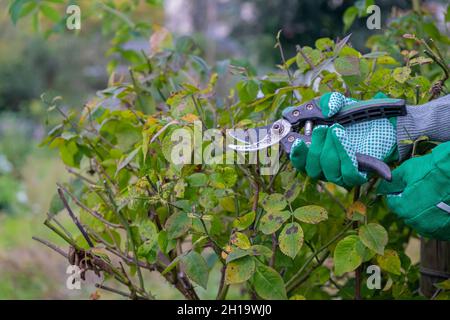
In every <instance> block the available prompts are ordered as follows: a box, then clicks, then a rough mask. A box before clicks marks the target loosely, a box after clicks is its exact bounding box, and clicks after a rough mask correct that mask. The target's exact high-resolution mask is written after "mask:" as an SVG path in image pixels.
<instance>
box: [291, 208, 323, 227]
mask: <svg viewBox="0 0 450 320" xmlns="http://www.w3.org/2000/svg"><path fill="white" fill-rule="evenodd" d="M294 217H295V218H296V219H297V220H299V221H300V222H305V223H311V224H317V223H319V222H321V221H324V220H326V219H328V212H327V210H325V209H324V208H322V207H319V206H315V205H309V206H304V207H300V208H297V209H296V210H295V211H294Z"/></svg>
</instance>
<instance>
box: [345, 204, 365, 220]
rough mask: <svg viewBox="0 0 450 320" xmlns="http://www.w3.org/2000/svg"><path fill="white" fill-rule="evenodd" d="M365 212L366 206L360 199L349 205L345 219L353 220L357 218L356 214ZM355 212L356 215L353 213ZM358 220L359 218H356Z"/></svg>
mask: <svg viewBox="0 0 450 320" xmlns="http://www.w3.org/2000/svg"><path fill="white" fill-rule="evenodd" d="M366 212H367V208H366V206H365V204H364V203H362V202H361V201H356V202H353V203H352V204H351V205H350V207H348V209H347V219H349V220H354V219H356V218H358V216H357V215H363V216H365V215H366ZM355 213H356V215H355ZM356 220H359V219H356Z"/></svg>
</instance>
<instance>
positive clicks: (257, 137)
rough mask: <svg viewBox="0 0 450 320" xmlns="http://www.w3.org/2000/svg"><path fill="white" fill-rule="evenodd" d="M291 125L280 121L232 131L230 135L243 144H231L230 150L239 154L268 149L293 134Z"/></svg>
mask: <svg viewBox="0 0 450 320" xmlns="http://www.w3.org/2000/svg"><path fill="white" fill-rule="evenodd" d="M291 128H292V126H291V124H290V123H289V122H288V121H286V120H284V119H280V120H277V121H275V122H274V123H273V124H272V125H270V126H264V127H259V128H254V129H247V130H245V131H244V130H230V131H229V132H228V134H229V135H230V136H231V137H232V138H234V139H236V140H237V141H239V142H242V143H243V144H229V145H228V147H229V148H230V149H233V150H236V151H239V152H252V151H258V150H261V149H266V148H268V147H270V146H273V145H274V144H277V143H279V142H280V141H281V140H282V139H283V138H284V137H286V135H288V134H289V132H291Z"/></svg>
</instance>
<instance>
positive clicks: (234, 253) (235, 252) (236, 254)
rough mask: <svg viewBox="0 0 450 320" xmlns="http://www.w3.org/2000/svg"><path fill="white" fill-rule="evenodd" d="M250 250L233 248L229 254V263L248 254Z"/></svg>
mask: <svg viewBox="0 0 450 320" xmlns="http://www.w3.org/2000/svg"><path fill="white" fill-rule="evenodd" d="M249 254H250V252H249V251H248V250H243V249H241V248H237V247H234V248H232V249H231V252H230V253H228V255H227V259H226V261H227V263H229V262H231V261H234V260H237V259H240V258H242V257H245V256H248V255H249Z"/></svg>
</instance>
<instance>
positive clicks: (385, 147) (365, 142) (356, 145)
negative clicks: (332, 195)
mask: <svg viewBox="0 0 450 320" xmlns="http://www.w3.org/2000/svg"><path fill="white" fill-rule="evenodd" d="M377 98H386V96H385V95H384V94H382V93H379V94H377V95H376V96H375V97H374V99H377ZM355 102H357V100H355V99H350V98H346V97H345V96H344V95H342V94H341V93H338V92H330V93H327V94H325V95H323V96H322V97H321V98H320V102H319V105H320V108H321V109H322V113H323V115H324V116H325V117H327V118H329V117H332V116H333V115H335V114H336V113H338V112H339V110H341V109H342V108H343V107H345V106H348V105H349V104H352V103H355ZM396 143H397V135H396V129H395V124H394V123H392V121H390V120H389V119H378V120H372V121H367V122H363V123H357V124H352V125H348V126H346V127H343V126H341V125H340V124H334V125H332V126H330V127H328V126H323V125H322V126H317V127H315V128H314V130H313V132H312V137H311V145H310V146H309V147H308V146H307V145H306V143H305V142H304V141H302V140H296V141H295V142H294V144H293V146H292V148H291V153H290V160H291V162H292V164H293V166H294V167H295V168H296V169H297V170H299V171H303V172H306V174H307V175H308V176H310V177H311V178H314V179H322V180H326V181H329V182H333V183H335V184H337V185H340V186H344V187H352V186H355V185H361V184H363V183H365V182H366V181H367V175H366V174H365V173H362V172H360V171H358V162H357V161H356V153H361V154H365V155H369V156H372V157H374V158H377V159H379V160H382V161H386V160H387V159H388V158H389V157H391V156H392V155H393V154H394V153H395V151H396Z"/></svg>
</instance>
